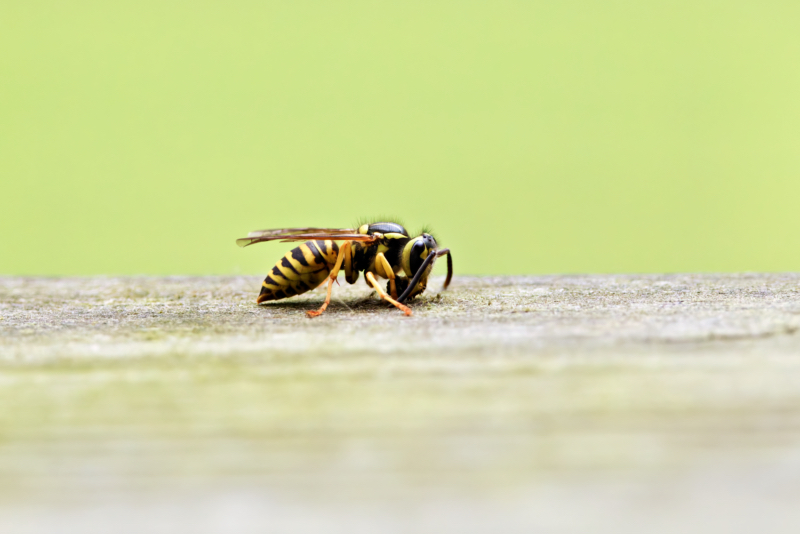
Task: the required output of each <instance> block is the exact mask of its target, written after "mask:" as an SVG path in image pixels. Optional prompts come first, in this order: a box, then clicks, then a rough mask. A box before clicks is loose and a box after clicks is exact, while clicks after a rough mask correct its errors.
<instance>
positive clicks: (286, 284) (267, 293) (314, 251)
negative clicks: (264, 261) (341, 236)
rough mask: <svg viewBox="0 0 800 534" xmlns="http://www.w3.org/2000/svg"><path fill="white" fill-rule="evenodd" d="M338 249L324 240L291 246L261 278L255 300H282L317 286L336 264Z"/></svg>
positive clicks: (259, 301)
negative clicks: (259, 289) (261, 281)
mask: <svg viewBox="0 0 800 534" xmlns="http://www.w3.org/2000/svg"><path fill="white" fill-rule="evenodd" d="M338 252H339V246H338V245H337V244H336V243H335V242H333V241H330V240H327V239H326V240H325V241H322V240H319V241H306V242H305V243H303V244H302V245H300V246H298V247H295V248H293V249H292V250H290V251H289V252H287V253H286V255H285V256H284V257H282V258H281V259H280V260H279V261H278V263H276V264H275V266H274V267H273V268H272V272H270V273H269V274H268V275H267V277H266V278H265V279H264V283H262V284H261V294H260V295H258V301H257V302H258V303H259V304H260V303H262V302H266V301H268V300H280V299H285V298H286V297H292V296H294V295H299V294H301V293H305V292H306V291H310V290H311V289H314V288H315V287H317V286H319V285H320V284H321V283H322V282H324V281H325V279H326V278H327V277H328V275H329V274H330V272H331V269H333V266H334V265H335V264H336V255H337V254H338Z"/></svg>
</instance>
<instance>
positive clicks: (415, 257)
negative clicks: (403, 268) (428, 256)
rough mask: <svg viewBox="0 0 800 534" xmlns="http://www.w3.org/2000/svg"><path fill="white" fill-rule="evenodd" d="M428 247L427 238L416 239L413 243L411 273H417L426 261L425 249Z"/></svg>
mask: <svg viewBox="0 0 800 534" xmlns="http://www.w3.org/2000/svg"><path fill="white" fill-rule="evenodd" d="M427 248H428V247H426V246H425V240H424V239H420V240H419V241H416V242H415V243H414V244H413V245H411V262H410V263H411V265H410V267H411V275H412V276H413V275H414V274H416V273H417V270H418V269H419V268H420V266H421V265H422V262H423V261H425V258H424V256H425V251H426V249H427Z"/></svg>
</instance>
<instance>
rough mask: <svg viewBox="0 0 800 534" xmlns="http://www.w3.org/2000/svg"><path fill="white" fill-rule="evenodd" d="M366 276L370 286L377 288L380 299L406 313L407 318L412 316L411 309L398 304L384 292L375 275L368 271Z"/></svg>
mask: <svg viewBox="0 0 800 534" xmlns="http://www.w3.org/2000/svg"><path fill="white" fill-rule="evenodd" d="M364 276H366V277H367V282H368V283H369V285H371V286H372V287H373V288H375V291H377V292H378V295H379V296H380V297H381V298H382V299H383V300H386V301H388V302H391V303H392V305H393V306H396V307H397V309H399V310H400V311H402V312H403V313H405V314H406V316H409V315H411V308H409V307H408V306H406V305H404V304H400V303H399V302H397V301H396V300H395V299H393V298H392V297H390V296H389V295H388V294H387V293H386V291H384V290H383V289H382V288H381V286H380V284H378V281H377V280H375V275H374V274H372V273H371V272H369V271H367V272H366V274H365V275H364Z"/></svg>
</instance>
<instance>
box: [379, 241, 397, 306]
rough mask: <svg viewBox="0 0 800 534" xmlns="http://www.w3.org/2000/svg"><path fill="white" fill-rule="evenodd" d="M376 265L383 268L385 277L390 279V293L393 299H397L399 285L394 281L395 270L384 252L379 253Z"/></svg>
mask: <svg viewBox="0 0 800 534" xmlns="http://www.w3.org/2000/svg"><path fill="white" fill-rule="evenodd" d="M375 263H376V264H378V265H380V266H381V270H382V271H383V277H384V278H388V279H389V292H390V293H391V294H392V298H393V299H397V284H395V281H394V269H392V266H391V265H390V264H389V260H387V259H386V256H384V255H383V252H378V254H377V255H376V256H375ZM379 274H380V273H379Z"/></svg>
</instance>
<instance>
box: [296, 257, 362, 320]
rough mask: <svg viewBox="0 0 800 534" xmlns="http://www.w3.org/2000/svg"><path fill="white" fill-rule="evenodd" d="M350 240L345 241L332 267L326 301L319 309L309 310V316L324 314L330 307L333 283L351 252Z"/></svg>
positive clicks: (307, 313)
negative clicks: (346, 256)
mask: <svg viewBox="0 0 800 534" xmlns="http://www.w3.org/2000/svg"><path fill="white" fill-rule="evenodd" d="M350 247H351V244H350V241H345V242H344V243H342V244H341V246H340V247H339V255H338V256H337V257H336V263H335V264H334V266H333V269H331V274H330V276H329V277H328V293H327V295H326V296H325V302H323V303H322V306H321V307H320V309H318V310H309V311H307V312H306V315H308V316H309V317H318V316H320V315H322V312H324V311H325V309H326V308H327V307H328V304H330V303H331V291H332V290H333V283H334V282H335V281H336V277H337V276H339V269H341V268H342V262H343V261H344V258H345V255H349V254H350Z"/></svg>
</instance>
